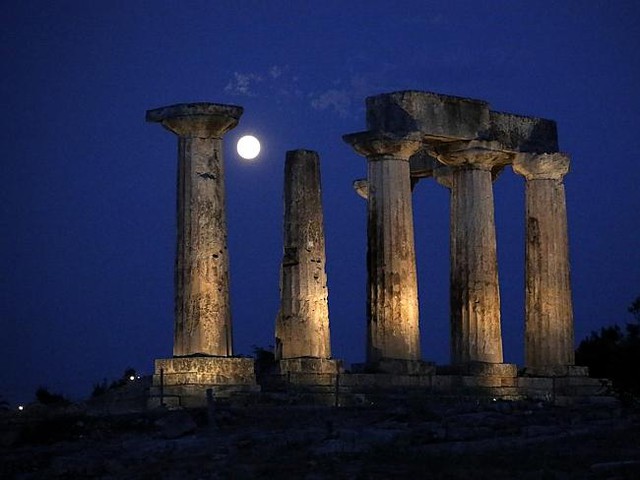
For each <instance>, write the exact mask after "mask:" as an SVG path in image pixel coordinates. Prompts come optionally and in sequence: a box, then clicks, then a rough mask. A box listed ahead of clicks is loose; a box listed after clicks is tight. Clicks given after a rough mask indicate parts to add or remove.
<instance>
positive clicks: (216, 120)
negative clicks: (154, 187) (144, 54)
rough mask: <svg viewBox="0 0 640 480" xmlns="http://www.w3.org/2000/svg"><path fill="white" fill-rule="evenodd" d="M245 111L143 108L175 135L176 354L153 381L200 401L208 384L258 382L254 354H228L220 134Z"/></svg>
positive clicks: (201, 106)
mask: <svg viewBox="0 0 640 480" xmlns="http://www.w3.org/2000/svg"><path fill="white" fill-rule="evenodd" d="M241 115H242V108H241V107H237V106H233V105H220V104H215V103H189V104H178V105H171V106H168V107H162V108H157V109H154V110H149V111H147V115H146V120H147V121H148V122H157V123H160V124H161V125H162V126H163V127H164V128H166V129H167V130H169V131H171V132H173V133H175V134H176V135H177V136H178V202H177V216H178V222H177V227H178V236H177V252H176V262H175V330H174V345H173V355H174V358H173V359H165V360H156V375H155V377H154V385H156V384H157V383H158V382H160V381H162V382H163V383H164V386H165V390H167V389H169V390H171V386H172V385H173V386H174V387H175V388H174V389H173V391H174V393H175V395H178V396H186V397H197V399H196V400H193V401H194V402H196V403H197V402H198V401H200V400H202V402H206V398H205V396H204V391H205V390H206V387H207V386H211V385H217V384H225V385H226V386H229V385H231V384H246V385H252V384H253V385H255V376H254V374H253V362H252V360H250V359H240V358H229V357H231V355H233V344H232V330H231V311H230V305H229V259H228V252H227V226H226V213H225V189H224V162H223V151H222V137H223V135H224V134H225V133H226V132H227V131H229V130H231V129H232V128H234V127H235V126H236V125H237V124H238V121H239V119H240V116H241ZM179 357H183V358H179ZM184 357H186V358H184ZM220 357H223V358H220ZM225 360H227V361H225ZM161 374H162V375H161ZM160 376H162V377H163V378H162V380H160V378H159V377H160ZM200 395H201V396H202V398H200Z"/></svg>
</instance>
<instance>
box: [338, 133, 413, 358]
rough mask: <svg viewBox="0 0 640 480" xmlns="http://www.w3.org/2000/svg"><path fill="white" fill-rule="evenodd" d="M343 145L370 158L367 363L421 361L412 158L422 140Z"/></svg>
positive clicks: (370, 139) (350, 139)
mask: <svg viewBox="0 0 640 480" xmlns="http://www.w3.org/2000/svg"><path fill="white" fill-rule="evenodd" d="M343 138H344V140H345V141H346V142H347V143H349V144H350V145H351V146H352V147H353V148H354V149H355V150H356V151H357V152H358V153H360V154H361V155H364V156H366V157H367V160H368V162H367V164H368V167H367V168H368V174H367V181H368V200H369V201H368V216H367V238H368V249H367V268H368V290H369V295H368V302H367V363H375V362H377V361H379V360H381V359H404V360H419V359H420V331H419V321H418V317H419V312H418V285H417V276H416V262H415V247H414V235H413V213H412V203H411V181H410V168H409V158H410V157H411V156H412V155H413V154H414V153H416V152H417V151H418V150H419V149H420V148H421V141H420V136H419V135H415V134H406V135H395V134H388V133H381V132H361V133H357V134H351V135H345V136H344V137H343Z"/></svg>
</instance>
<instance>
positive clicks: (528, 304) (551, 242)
mask: <svg viewBox="0 0 640 480" xmlns="http://www.w3.org/2000/svg"><path fill="white" fill-rule="evenodd" d="M513 170H514V171H515V172H516V173H518V174H520V175H522V176H524V177H525V179H526V248H525V268H526V271H525V276H526V280H525V282H526V286H525V296H526V298H525V362H526V367H527V368H528V369H534V370H535V369H547V370H549V371H550V372H551V370H553V369H554V368H556V369H557V368H558V367H563V366H565V367H566V366H569V365H573V363H574V343H573V342H574V340H573V307H572V303H571V284H570V280H569V242H568V235H567V205H566V200H565V192H564V185H563V183H562V179H563V177H564V176H565V175H566V174H567V172H568V171H569V157H568V156H567V155H565V154H563V153H550V154H519V155H518V157H517V158H516V159H515V161H514V163H513ZM551 373H552V372H551Z"/></svg>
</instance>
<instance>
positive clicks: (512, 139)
mask: <svg viewBox="0 0 640 480" xmlns="http://www.w3.org/2000/svg"><path fill="white" fill-rule="evenodd" d="M489 118H490V127H489V130H488V132H485V133H484V135H483V136H484V137H486V138H488V139H490V140H495V141H497V142H500V143H501V144H502V145H503V146H504V148H505V149H507V150H512V151H517V152H535V153H543V152H557V151H558V131H557V127H556V122H554V121H553V120H547V119H546V118H538V117H525V116H522V115H514V114H512V113H503V112H489Z"/></svg>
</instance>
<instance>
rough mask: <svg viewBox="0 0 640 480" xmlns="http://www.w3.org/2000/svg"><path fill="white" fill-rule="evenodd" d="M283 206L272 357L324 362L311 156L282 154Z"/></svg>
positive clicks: (324, 315) (319, 224) (320, 233)
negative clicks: (274, 351)
mask: <svg viewBox="0 0 640 480" xmlns="http://www.w3.org/2000/svg"><path fill="white" fill-rule="evenodd" d="M284 208H285V212H284V256H283V260H282V267H281V274H280V282H281V283H280V301H281V303H280V305H281V306H280V312H279V314H278V318H277V320H276V359H278V360H280V359H287V358H296V357H316V358H329V357H330V356H331V345H330V338H329V306H328V291H327V275H326V273H325V239H324V224H323V214H322V194H321V180H320V159H319V157H318V154H317V153H316V152H312V151H307V150H295V151H290V152H287V157H286V161H285V183H284Z"/></svg>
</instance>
